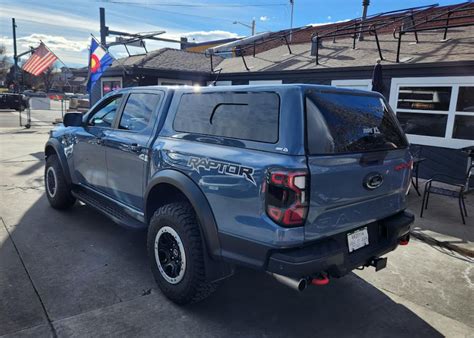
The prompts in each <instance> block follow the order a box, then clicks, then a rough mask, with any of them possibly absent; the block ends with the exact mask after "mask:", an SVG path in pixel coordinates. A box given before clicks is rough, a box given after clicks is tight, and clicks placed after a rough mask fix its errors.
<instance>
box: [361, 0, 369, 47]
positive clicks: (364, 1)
mask: <svg viewBox="0 0 474 338" xmlns="http://www.w3.org/2000/svg"><path fill="white" fill-rule="evenodd" d="M369 5H370V0H362V7H363V9H362V20H361V23H360V31H359V41H364V34H363V33H362V30H363V29H364V27H363V26H364V21H365V19H366V17H367V8H368V7H369Z"/></svg>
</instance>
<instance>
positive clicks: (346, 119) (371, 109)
mask: <svg viewBox="0 0 474 338" xmlns="http://www.w3.org/2000/svg"><path fill="white" fill-rule="evenodd" d="M306 111H307V138H308V150H309V152H310V154H333V153H351V152H366V151H374V150H390V149H397V148H404V147H406V146H407V141H406V139H405V136H404V135H403V132H402V130H401V129H400V127H399V125H398V122H397V120H396V118H395V115H394V114H393V113H392V112H391V111H390V110H389V108H388V107H387V105H386V104H385V102H384V101H383V100H382V99H380V98H378V97H376V96H369V95H363V94H360V95H359V94H351V93H335V92H314V91H308V92H307V95H306Z"/></svg>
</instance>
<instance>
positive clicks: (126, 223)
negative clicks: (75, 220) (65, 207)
mask: <svg viewBox="0 0 474 338" xmlns="http://www.w3.org/2000/svg"><path fill="white" fill-rule="evenodd" d="M72 194H73V195H74V197H76V198H77V199H78V200H80V201H81V202H83V203H85V204H87V205H88V206H91V207H93V208H94V209H96V210H97V211H99V212H101V213H102V214H104V215H105V216H108V217H109V218H110V219H112V220H113V221H114V222H115V223H117V224H118V225H120V226H123V227H125V228H129V229H136V230H138V229H145V228H146V227H147V225H146V224H145V223H143V222H141V221H139V220H138V219H136V218H134V217H133V216H131V215H130V214H128V213H127V212H126V211H125V210H124V209H125V208H127V207H123V206H120V205H119V204H117V203H115V202H113V201H111V200H110V199H108V198H106V197H103V196H101V195H100V194H98V193H95V192H93V191H91V190H89V189H86V188H83V187H80V186H76V187H74V188H73V189H72Z"/></svg>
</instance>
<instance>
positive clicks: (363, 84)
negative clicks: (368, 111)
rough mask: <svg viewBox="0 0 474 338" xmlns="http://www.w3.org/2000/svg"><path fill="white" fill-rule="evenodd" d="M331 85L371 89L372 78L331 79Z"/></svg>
mask: <svg viewBox="0 0 474 338" xmlns="http://www.w3.org/2000/svg"><path fill="white" fill-rule="evenodd" d="M331 86H334V87H339V88H349V89H360V90H368V91H371V90H372V80H371V79H363V80H332V81H331Z"/></svg>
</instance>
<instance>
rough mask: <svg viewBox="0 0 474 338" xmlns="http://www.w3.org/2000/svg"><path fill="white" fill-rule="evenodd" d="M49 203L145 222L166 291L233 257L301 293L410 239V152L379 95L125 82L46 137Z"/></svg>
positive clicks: (195, 286)
mask: <svg viewBox="0 0 474 338" xmlns="http://www.w3.org/2000/svg"><path fill="white" fill-rule="evenodd" d="M45 156H46V168H45V176H44V178H45V187H46V195H47V197H48V199H49V202H50V204H51V206H52V207H53V208H56V209H67V208H70V207H72V206H73V205H74V203H75V202H76V200H80V201H81V202H83V203H85V204H87V205H89V206H91V207H93V208H95V209H97V210H98V211H100V212H102V213H104V214H105V215H107V216H109V217H110V218H111V219H112V220H114V221H115V222H117V223H119V224H120V225H123V226H126V227H131V228H136V229H147V231H148V237H147V244H146V245H147V249H148V254H149V259H150V265H151V269H152V272H153V274H154V277H155V279H156V282H157V284H158V286H159V288H160V289H161V290H162V292H163V293H164V294H165V295H166V296H167V297H168V298H170V299H171V300H173V301H174V302H176V303H178V304H186V303H190V302H196V301H199V300H201V299H204V298H205V297H207V296H208V295H209V294H210V293H211V292H212V291H213V290H215V288H216V286H217V284H218V282H219V281H220V280H222V279H224V278H226V277H229V276H231V275H232V274H233V271H234V267H235V266H237V265H243V266H247V267H252V268H255V269H258V270H261V271H266V272H267V273H270V274H272V275H273V276H274V277H275V278H276V279H277V280H279V281H280V282H282V283H284V284H286V285H288V286H290V287H292V288H294V289H296V290H299V291H302V290H303V289H305V288H306V286H308V285H323V284H327V283H328V282H329V280H330V279H331V278H338V277H342V276H343V275H345V274H347V273H349V272H350V271H351V270H353V269H355V268H358V267H368V266H373V267H375V269H376V270H380V269H382V268H384V267H385V265H386V262H387V260H386V258H383V257H382V256H383V255H384V254H386V253H387V252H389V251H392V250H394V249H395V248H396V247H397V246H398V245H405V244H407V243H408V241H409V231H410V225H411V224H412V223H413V220H414V216H413V214H411V213H410V212H408V211H406V210H405V208H406V195H407V193H408V190H409V188H410V178H411V168H412V160H411V156H410V154H409V151H408V142H407V139H406V137H405V135H404V133H403V131H402V130H401V128H400V125H399V124H398V122H397V120H396V117H395V115H394V114H393V112H392V111H391V109H390V107H389V105H388V104H387V102H386V101H385V99H384V98H383V97H382V96H381V95H379V94H377V93H372V92H365V91H355V90H348V89H338V88H333V87H327V86H316V85H299V84H291V85H259V86H225V87H205V88H203V87H159V86H154V87H135V88H125V89H121V90H118V91H115V92H112V93H109V94H108V95H107V96H105V97H104V98H103V99H102V100H100V101H99V102H98V103H97V104H95V106H94V107H92V108H91V109H90V111H89V112H88V113H86V114H84V115H82V114H79V113H68V114H66V115H65V117H64V123H63V125H60V126H58V127H56V128H54V129H53V130H52V131H51V132H50V138H49V140H48V141H47V143H46V147H45Z"/></svg>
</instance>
